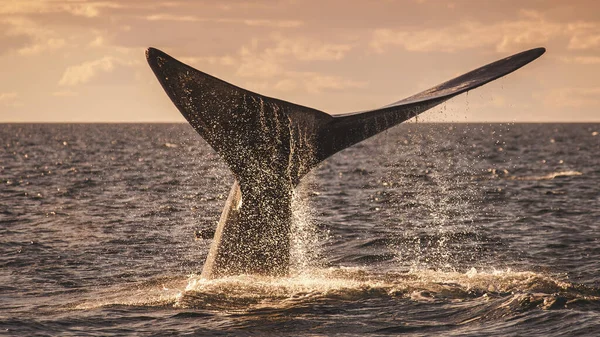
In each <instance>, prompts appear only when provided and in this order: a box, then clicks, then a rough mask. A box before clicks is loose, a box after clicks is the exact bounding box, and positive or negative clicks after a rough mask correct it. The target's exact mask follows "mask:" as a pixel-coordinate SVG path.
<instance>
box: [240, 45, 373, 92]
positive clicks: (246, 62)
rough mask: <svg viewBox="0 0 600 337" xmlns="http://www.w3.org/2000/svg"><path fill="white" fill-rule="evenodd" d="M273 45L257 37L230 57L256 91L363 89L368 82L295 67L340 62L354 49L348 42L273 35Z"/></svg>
mask: <svg viewBox="0 0 600 337" xmlns="http://www.w3.org/2000/svg"><path fill="white" fill-rule="evenodd" d="M268 42H270V43H271V44H272V45H270V46H269V47H265V48H261V47H260V46H259V41H258V40H256V39H254V40H252V41H251V43H250V44H249V45H246V46H243V47H242V48H241V49H240V51H239V53H238V55H237V57H232V58H231V59H230V61H231V64H232V65H234V66H236V67H237V69H236V75H237V76H240V77H243V78H249V79H251V80H250V82H247V83H249V84H250V85H252V86H253V87H254V89H255V90H275V91H282V92H290V91H294V90H297V89H298V88H301V89H303V90H305V91H306V92H309V93H320V92H322V91H324V90H341V89H347V88H360V87H364V86H365V85H366V83H365V82H359V81H354V80H350V79H345V78H342V77H339V76H334V75H328V74H321V73H317V72H312V71H298V70H294V67H297V64H295V63H294V62H313V61H339V60H341V59H343V58H344V57H345V55H346V54H347V53H348V52H349V51H350V50H351V49H352V46H351V45H349V44H340V43H326V42H323V41H319V40H316V39H309V38H306V37H297V38H285V37H283V36H281V35H279V34H273V35H271V37H270V40H269V41H268Z"/></svg>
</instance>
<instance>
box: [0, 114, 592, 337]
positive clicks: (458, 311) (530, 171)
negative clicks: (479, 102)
mask: <svg viewBox="0 0 600 337" xmlns="http://www.w3.org/2000/svg"><path fill="white" fill-rule="evenodd" d="M599 132H600V125H599V124H516V125H502V124H492V125H490V124H453V125H452V124H406V125H401V126H399V127H396V128H394V129H392V130H391V131H388V132H387V133H385V134H382V135H379V136H377V137H375V138H372V139H370V140H368V141H366V142H364V143H361V144H358V145H357V146H354V147H352V148H349V149H347V150H345V151H343V152H340V153H339V154H337V155H335V156H334V157H332V158H330V159H328V160H327V161H325V162H324V163H323V164H322V165H321V166H320V167H319V168H317V169H316V170H314V171H313V173H312V174H310V175H309V177H307V178H308V179H306V181H305V182H304V183H303V185H302V186H301V188H300V189H299V190H298V193H297V196H296V201H295V206H294V207H295V208H296V211H295V214H296V218H295V219H294V235H293V246H294V248H293V263H294V265H293V270H294V271H293V274H292V275H291V276H290V277H288V278H268V277H256V276H238V277H230V278H225V279H218V280H212V281H206V280H203V279H201V278H200V277H199V275H198V274H199V272H200V270H201V268H202V264H203V262H204V259H205V257H206V254H207V252H208V247H209V244H210V240H209V239H198V240H196V238H195V235H194V232H195V231H205V232H210V231H211V230H214V228H215V227H216V221H217V220H218V217H219V215H220V212H221V210H222V207H223V204H224V202H225V198H226V195H227V193H228V191H229V188H230V185H231V183H232V181H233V180H232V179H233V178H232V176H231V175H230V173H229V172H228V170H227V168H226V167H224V165H223V163H222V162H221V161H220V160H219V158H218V157H217V156H216V154H215V153H214V152H213V151H212V150H211V149H210V148H209V147H208V146H207V145H206V143H205V142H204V141H202V140H201V139H200V137H199V136H197V135H196V134H195V133H194V131H193V130H192V129H191V128H190V127H189V126H188V125H184V124H172V125H168V124H167V125H161V124H158V125H145V124H132V125H124V124H115V125H96V124H89V125H86V124H78V125H66V124H65V125H60V124H37V125H35V124H30V125H18V124H2V125H0V146H1V150H0V183H1V184H0V268H1V269H0V301H1V302H0V335H10V336H33V335H60V336H70V335H73V336H109V335H140V336H149V335H156V336H163V335H169V334H171V335H173V334H177V335H232V334H236V335H271V336H280V335H290V336H296V335H357V336H361V335H365V334H374V335H396V334H405V335H410V336H428V335H434V334H435V335H448V336H451V335H460V336H469V335H471V336H483V335H486V336H493V335H495V336H506V335H521V336H522V335H540V336H549V335H552V336H558V335H562V336H596V335H600V134H598V133H599Z"/></svg>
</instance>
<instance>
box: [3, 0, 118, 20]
mask: <svg viewBox="0 0 600 337" xmlns="http://www.w3.org/2000/svg"><path fill="white" fill-rule="evenodd" d="M121 7H122V5H121V4H119V3H118V2H114V1H44V0H19V1H5V2H2V3H0V14H9V15H23V14H43V13H59V12H67V13H70V14H72V15H75V16H83V17H87V18H93V17H97V16H98V15H99V14H100V11H101V9H103V8H121Z"/></svg>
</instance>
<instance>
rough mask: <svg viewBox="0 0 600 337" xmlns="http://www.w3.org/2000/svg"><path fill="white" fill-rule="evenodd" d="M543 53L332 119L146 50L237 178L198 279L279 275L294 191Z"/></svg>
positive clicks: (534, 51)
mask: <svg viewBox="0 0 600 337" xmlns="http://www.w3.org/2000/svg"><path fill="white" fill-rule="evenodd" d="M544 52H545V49H544V48H536V49H532V50H528V51H525V52H522V53H519V54H515V55H513V56H510V57H507V58H504V59H502V60H499V61H496V62H494V63H490V64H488V65H486V66H483V67H481V68H478V69H475V70H473V71H471V72H468V73H466V74H464V75H461V76H459V77H456V78H454V79H452V80H450V81H447V82H444V83H442V84H440V85H438V86H435V87H433V88H431V89H429V90H425V91H423V92H421V93H418V94H416V95H413V96H411V97H408V98H406V99H403V100H401V101H398V102H395V103H392V104H389V105H386V106H384V107H382V108H379V109H375V110H369V111H362V112H355V113H349V114H343V115H335V116H332V115H329V114H327V113H325V112H322V111H319V110H316V109H313V108H309V107H305V106H302V105H298V104H294V103H290V102H286V101H283V100H280V99H276V98H271V97H267V96H263V95H260V94H257V93H254V92H251V91H248V90H245V89H242V88H240V87H237V86H235V85H232V84H229V83H227V82H225V81H223V80H220V79H218V78H216V77H213V76H211V75H208V74H206V73H204V72H201V71H199V70H196V69H194V68H192V67H190V66H188V65H186V64H184V63H181V62H179V61H177V60H176V59H174V58H172V57H171V56H169V55H167V54H166V53H164V52H162V51H160V50H158V49H154V48H149V49H148V50H147V51H146V58H147V60H148V63H149V64H150V67H151V68H152V70H153V71H154V74H155V75H156V77H157V78H158V80H159V82H160V84H161V85H162V87H163V88H164V90H165V91H166V92H167V94H168V95H169V97H170V98H171V100H172V101H173V103H174V104H175V106H176V107H177V108H178V109H179V111H180V112H181V114H182V115H183V116H184V117H185V119H186V120H187V121H188V122H189V123H190V125H191V126H192V127H193V128H194V129H195V130H196V131H197V132H198V133H199V134H200V135H201V136H202V138H204V139H205V140H206V141H207V142H208V144H210V146H211V147H212V148H213V149H214V150H215V151H216V152H217V153H218V154H219V155H220V156H221V157H222V158H223V160H224V161H225V162H226V163H227V165H228V166H229V168H230V169H231V171H232V172H233V175H234V177H235V182H234V184H233V187H232V189H231V192H230V194H229V197H228V199H227V202H226V205H225V209H224V210H223V213H222V215H221V219H220V221H219V225H218V226H217V230H216V232H215V238H214V240H213V243H212V246H211V250H210V252H209V256H208V258H207V261H206V263H205V265H204V269H203V271H202V276H203V277H206V278H213V277H220V276H224V275H232V274H266V275H285V274H286V273H287V272H288V268H289V254H290V252H289V250H290V226H291V199H292V193H293V190H294V188H295V187H296V185H298V183H299V182H300V179H301V178H302V177H303V176H304V175H305V174H306V173H308V172H309V171H310V170H311V169H312V168H314V167H315V166H316V165H317V164H318V163H320V162H321V161H323V160H325V159H326V158H328V157H330V156H331V155H333V154H335V153H337V152H338V151H341V150H343V149H345V148H347V147H349V146H351V145H353V144H356V143H358V142H360V141H362V140H364V139H367V138H369V137H371V136H374V135H376V134H378V133H380V132H382V131H384V130H386V129H388V128H390V127H392V126H394V125H397V124H399V123H402V122H403V121H406V120H408V119H410V118H412V117H415V116H417V115H418V114H420V113H422V112H424V111H426V110H428V109H430V108H432V107H434V106H436V105H438V104H440V103H442V102H445V101H447V100H448V99H450V98H452V97H454V96H456V95H459V94H461V93H464V92H466V91H468V90H471V89H474V88H477V87H479V86H481V85H484V84H485V83H488V82H490V81H493V80H495V79H497V78H499V77H502V76H504V75H506V74H509V73H511V72H513V71H515V70H517V69H519V68H521V67H522V66H524V65H526V64H527V63H529V62H531V61H533V60H535V59H536V58H538V57H540V56H541V55H542V54H543V53H544Z"/></svg>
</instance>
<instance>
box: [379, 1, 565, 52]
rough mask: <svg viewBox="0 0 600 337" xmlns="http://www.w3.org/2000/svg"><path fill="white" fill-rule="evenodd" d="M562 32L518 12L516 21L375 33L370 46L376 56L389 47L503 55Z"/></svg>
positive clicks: (528, 13)
mask: <svg viewBox="0 0 600 337" xmlns="http://www.w3.org/2000/svg"><path fill="white" fill-rule="evenodd" d="M566 28H567V27H566V25H562V24H559V23H554V22H550V21H548V20H546V19H545V18H544V17H543V16H542V15H541V14H539V13H537V12H535V11H521V12H520V19H518V20H515V21H503V22H499V23H493V24H488V23H483V22H478V21H463V22H459V23H457V24H455V25H451V26H446V27H440V28H435V29H431V28H430V29H424V30H408V29H405V30H393V29H387V28H383V29H376V30H375V31H374V32H373V36H372V38H371V42H370V46H371V48H372V50H374V51H375V52H377V53H383V52H384V51H385V50H386V49H387V48H388V47H390V46H400V47H402V48H404V49H406V50H409V51H416V52H431V51H442V52H449V53H452V52H458V51H461V50H465V49H474V48H480V47H487V46H494V47H495V49H496V50H497V51H499V52H507V51H514V50H517V49H521V48H522V47H531V46H532V45H539V44H542V43H545V42H547V41H548V40H550V39H551V38H553V37H556V36H559V35H562V34H564V31H565V29H566Z"/></svg>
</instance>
